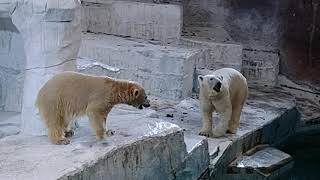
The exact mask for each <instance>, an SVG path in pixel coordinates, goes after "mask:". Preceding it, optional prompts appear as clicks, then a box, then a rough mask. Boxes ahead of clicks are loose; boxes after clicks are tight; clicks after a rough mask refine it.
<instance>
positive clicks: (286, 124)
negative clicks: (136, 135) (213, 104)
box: [153, 88, 299, 178]
mask: <svg viewBox="0 0 320 180" xmlns="http://www.w3.org/2000/svg"><path fill="white" fill-rule="evenodd" d="M249 92H250V95H249V99H248V100H247V102H246V105H245V107H244V110H243V112H242V114H241V120H240V127H239V129H238V132H237V133H236V134H234V135H233V134H227V135H226V136H225V137H221V138H208V139H207V140H208V145H209V155H210V176H211V178H214V177H221V176H223V175H224V174H225V173H226V167H227V166H228V165H229V163H231V162H232V161H233V160H234V159H235V158H236V157H238V156H240V155H241V154H242V153H244V152H246V151H247V150H249V149H251V148H253V147H254V146H256V145H258V144H270V145H277V144H280V143H281V142H283V141H284V140H286V139H287V138H288V137H289V136H290V135H292V134H293V133H294V129H295V124H296V122H297V120H298V118H299V115H298V112H297V109H296V108H295V100H294V97H292V96H290V95H288V94H287V93H286V92H283V90H281V89H275V88H273V89H270V88H269V89H267V88H265V90H263V91H259V90H255V89H250V90H249ZM153 106H155V107H157V106H163V105H161V103H159V104H155V105H153ZM167 106H168V105H167ZM158 112H159V117H160V118H162V119H165V120H167V121H169V122H173V123H175V124H178V125H179V126H180V127H181V128H183V129H184V131H185V134H186V135H188V134H191V135H194V136H196V135H197V134H198V132H199V131H200V129H201V127H202V124H201V115H200V110H199V102H198V100H195V99H188V100H184V101H182V102H181V103H179V104H177V105H172V106H171V107H170V106H169V107H167V108H163V109H161V110H159V111H158ZM168 114H169V115H170V117H167V116H168ZM213 119H214V122H215V123H218V121H219V118H218V116H217V114H215V115H214V116H213ZM186 135H185V139H186V138H187V137H186Z"/></svg>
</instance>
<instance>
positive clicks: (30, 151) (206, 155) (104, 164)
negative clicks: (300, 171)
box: [0, 89, 298, 180]
mask: <svg viewBox="0 0 320 180" xmlns="http://www.w3.org/2000/svg"><path fill="white" fill-rule="evenodd" d="M297 116H298V115H297V111H296V109H295V103H294V99H293V98H292V97H291V96H290V95H287V94H285V93H283V92H282V91H281V90H279V89H269V90H264V91H257V90H254V89H250V97H249V100H248V101H247V103H246V106H245V108H244V112H243V114H242V116H241V124H240V127H239V130H238V132H237V134H234V135H231V134H227V136H225V137H221V138H205V137H203V136H198V135H197V134H198V132H199V130H200V128H201V117H200V113H199V102H198V100H196V99H186V100H183V101H181V102H180V103H178V102H176V101H168V100H161V99H157V98H153V99H152V106H151V109H144V110H137V109H134V108H131V107H128V106H125V105H121V106H117V107H116V108H115V109H113V110H112V112H111V114H110V116H109V117H108V126H109V127H110V128H111V129H113V130H115V135H113V136H111V137H109V138H107V139H105V140H104V141H101V142H97V141H96V140H95V136H94V133H93V132H92V130H91V128H90V126H89V124H88V121H87V120H86V118H83V120H80V128H78V129H76V132H75V137H72V138H71V144H70V145H66V146H58V145H52V144H50V143H49V141H48V138H47V137H46V136H38V137H35V136H33V137H31V136H25V135H23V134H19V135H13V136H7V137H4V138H2V139H0V167H1V168H0V179H6V180H7V179H105V178H108V179H109V178H110V179H187V180H188V179H190V180H191V179H197V178H199V177H201V176H204V175H205V174H206V175H207V176H210V177H211V178H214V177H221V176H222V175H223V174H225V173H226V170H227V166H228V165H229V164H230V163H231V162H232V161H233V160H234V159H236V158H237V157H239V156H240V155H242V154H243V153H244V152H246V151H247V150H249V149H251V148H252V147H254V146H256V145H258V144H266V143H268V144H270V145H275V144H278V143H280V142H282V141H283V140H285V139H286V138H287V137H288V136H289V135H291V134H292V133H293V129H294V127H295V122H296V119H297ZM218 120H219V118H218V116H217V115H214V121H215V122H216V121H218ZM177 125H178V126H177Z"/></svg>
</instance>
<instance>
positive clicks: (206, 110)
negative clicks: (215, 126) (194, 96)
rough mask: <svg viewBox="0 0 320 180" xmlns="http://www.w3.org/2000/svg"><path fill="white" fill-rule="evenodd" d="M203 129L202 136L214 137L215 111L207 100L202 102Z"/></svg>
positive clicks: (200, 133)
mask: <svg viewBox="0 0 320 180" xmlns="http://www.w3.org/2000/svg"><path fill="white" fill-rule="evenodd" d="M200 108H201V116H202V129H201V130H200V132H199V135H201V136H207V137H210V136H212V112H213V111H214V110H215V109H214V107H213V105H212V104H211V103H210V102H208V101H207V100H201V101H200Z"/></svg>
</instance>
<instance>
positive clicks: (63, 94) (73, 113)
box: [36, 72, 149, 144]
mask: <svg viewBox="0 0 320 180" xmlns="http://www.w3.org/2000/svg"><path fill="white" fill-rule="evenodd" d="M119 103H125V104H129V105H132V106H135V107H139V108H140V109H141V108H142V106H144V107H148V106H149V100H148V99H147V96H146V94H145V91H144V89H143V88H142V87H141V86H140V85H139V84H137V83H135V82H132V81H126V80H116V79H112V78H109V77H101V76H91V75H85V74H81V73H76V72H63V73H60V74H58V75H55V76H54V77H52V78H51V79H50V80H49V81H48V82H47V83H46V84H45V85H44V86H43V87H42V88H41V89H40V91H39V93H38V97H37V101H36V106H37V107H38V108H39V113H40V116H41V119H42V120H43V121H44V123H45V125H46V126H47V128H48V136H49V138H50V140H51V141H52V143H54V144H69V143H70V140H69V139H67V138H66V137H69V136H72V135H73V131H72V130H71V126H70V124H74V120H75V118H77V117H79V116H81V115H85V114H86V115H87V116H88V117H89V120H90V123H91V126H92V128H93V129H94V130H95V133H96V137H97V139H98V140H100V139H103V138H104V137H105V136H106V135H110V134H112V133H111V132H112V131H110V130H109V129H108V126H107V123H106V119H107V115H108V113H109V112H110V111H111V109H112V107H113V106H114V105H116V104H119Z"/></svg>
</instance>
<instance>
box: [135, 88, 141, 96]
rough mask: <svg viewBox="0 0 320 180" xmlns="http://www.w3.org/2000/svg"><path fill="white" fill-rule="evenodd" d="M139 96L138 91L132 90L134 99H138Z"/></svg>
mask: <svg viewBox="0 0 320 180" xmlns="http://www.w3.org/2000/svg"><path fill="white" fill-rule="evenodd" d="M139 94H140V91H139V89H134V90H133V96H134V97H138V96H139Z"/></svg>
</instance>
